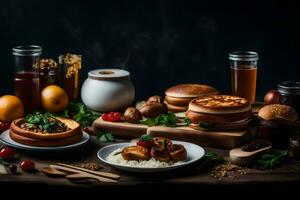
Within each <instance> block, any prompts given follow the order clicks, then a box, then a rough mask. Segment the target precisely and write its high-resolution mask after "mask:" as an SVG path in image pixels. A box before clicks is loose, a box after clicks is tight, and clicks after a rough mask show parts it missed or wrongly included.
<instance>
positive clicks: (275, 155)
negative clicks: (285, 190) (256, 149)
mask: <svg viewBox="0 0 300 200" xmlns="http://www.w3.org/2000/svg"><path fill="white" fill-rule="evenodd" d="M289 157H290V151H289V150H280V151H270V152H266V153H264V154H262V155H261V156H260V157H259V158H258V159H257V160H256V166H257V167H258V168H261V169H273V168H276V167H278V166H280V165H281V164H282V163H284V162H285V161H287V160H288V158H289Z"/></svg>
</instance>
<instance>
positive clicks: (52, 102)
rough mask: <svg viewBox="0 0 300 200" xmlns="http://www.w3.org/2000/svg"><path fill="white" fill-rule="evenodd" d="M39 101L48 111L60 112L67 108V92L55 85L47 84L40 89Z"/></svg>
mask: <svg viewBox="0 0 300 200" xmlns="http://www.w3.org/2000/svg"><path fill="white" fill-rule="evenodd" d="M41 101H42V106H43V108H44V109H45V110H46V111H48V112H54V113H57V112H61V111H63V110H64V109H66V108H67V106H68V103H69V99H68V95H67V93H66V92H65V91H64V90H63V89H62V88H61V87H59V86H57V85H49V86H47V87H45V88H44V89H43V90H42V94H41Z"/></svg>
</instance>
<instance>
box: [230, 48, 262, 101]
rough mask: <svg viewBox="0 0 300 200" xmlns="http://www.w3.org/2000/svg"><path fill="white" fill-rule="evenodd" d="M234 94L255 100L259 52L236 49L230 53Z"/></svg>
mask: <svg viewBox="0 0 300 200" xmlns="http://www.w3.org/2000/svg"><path fill="white" fill-rule="evenodd" d="M229 60H230V71H231V89H232V95H235V96H239V97H243V98H245V99H247V100H248V101H249V103H254V102H255V97H256V79H257V61H258V54H257V53H256V52H253V51H235V52H231V53H230V54H229Z"/></svg>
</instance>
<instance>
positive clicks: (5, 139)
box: [0, 130, 90, 152]
mask: <svg viewBox="0 0 300 200" xmlns="http://www.w3.org/2000/svg"><path fill="white" fill-rule="evenodd" d="M89 139H90V135H89V134H87V133H85V132H83V134H82V137H81V140H80V141H79V142H77V143H74V144H70V145H66V146H59V147H36V146H30V145H25V144H21V143H18V142H15V141H14V140H12V139H11V138H10V136H9V130H7V131H4V132H3V133H2V134H1V135H0V141H1V142H2V143H3V144H5V145H6V146H9V147H13V148H17V149H23V150H29V151H48V152H55V151H68V150H72V149H76V148H79V147H80V146H82V145H84V144H86V143H87V142H88V141H89Z"/></svg>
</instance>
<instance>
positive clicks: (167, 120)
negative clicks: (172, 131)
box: [140, 112, 178, 127]
mask: <svg viewBox="0 0 300 200" xmlns="http://www.w3.org/2000/svg"><path fill="white" fill-rule="evenodd" d="M177 122H178V119H177V117H176V116H175V114H174V113H173V112H168V113H167V114H161V115H158V116H157V117H156V118H154V119H152V118H148V119H146V120H142V121H140V123H141V124H145V125H147V126H159V125H163V126H168V127H176V126H177V125H176V124H177Z"/></svg>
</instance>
